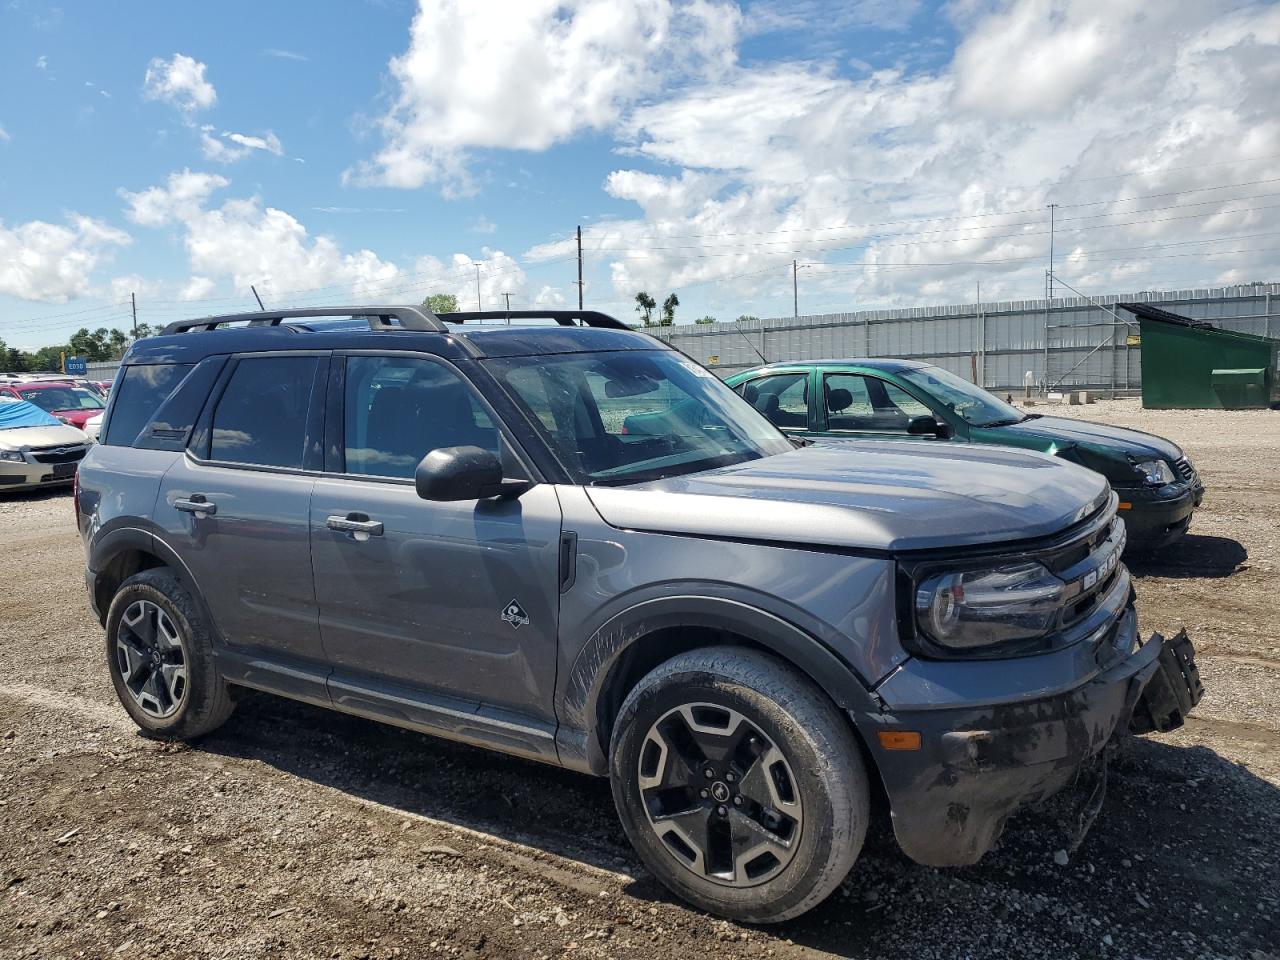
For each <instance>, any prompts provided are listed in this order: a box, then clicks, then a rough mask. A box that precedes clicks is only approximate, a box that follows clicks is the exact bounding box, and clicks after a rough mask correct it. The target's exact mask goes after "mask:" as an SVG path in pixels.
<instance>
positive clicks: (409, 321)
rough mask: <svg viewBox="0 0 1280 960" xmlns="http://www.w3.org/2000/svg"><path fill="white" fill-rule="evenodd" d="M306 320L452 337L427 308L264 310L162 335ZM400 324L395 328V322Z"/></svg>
mask: <svg viewBox="0 0 1280 960" xmlns="http://www.w3.org/2000/svg"><path fill="white" fill-rule="evenodd" d="M302 317H363V318H365V319H366V320H368V321H369V329H370V330H418V331H424V332H428V333H448V332H449V328H448V327H446V326H445V325H444V324H443V323H442V322H441V321H440V318H439V317H438V316H436V315H435V314H434V313H432V312H431V311H430V310H428V309H427V308H426V307H388V306H362V307H305V308H300V309H297V310H261V311H257V312H254V313H230V314H226V315H225V316H219V317H202V318H200V319H197V320H178V321H175V322H174V323H171V324H169V325H168V326H166V327H165V328H164V329H163V330H161V331H160V333H161V334H162V335H166V336H167V335H168V334H171V333H191V332H194V331H204V330H216V329H217V328H218V327H220V326H222V325H224V324H228V323H247V324H248V325H249V326H251V327H278V326H280V324H281V323H282V322H283V321H285V320H293V319H299V318H302ZM392 320H399V321H400V325H399V326H398V327H397V326H394V325H393V324H392V323H391V321H392Z"/></svg>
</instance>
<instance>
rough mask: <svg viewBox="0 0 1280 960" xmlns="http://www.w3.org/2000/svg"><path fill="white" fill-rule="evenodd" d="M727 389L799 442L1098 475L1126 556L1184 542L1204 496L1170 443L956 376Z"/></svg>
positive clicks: (897, 368) (793, 379) (904, 372)
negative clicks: (1122, 530) (895, 447)
mask: <svg viewBox="0 0 1280 960" xmlns="http://www.w3.org/2000/svg"><path fill="white" fill-rule="evenodd" d="M727 382H728V384H729V385H730V386H731V387H733V388H734V390H736V391H737V392H738V393H739V394H741V395H742V396H743V398H744V399H746V400H747V401H749V402H750V403H751V404H752V405H753V406H754V407H755V408H756V409H757V410H759V411H760V412H761V413H762V414H764V415H765V416H766V417H767V418H768V419H769V420H771V421H772V422H773V423H774V424H775V425H777V426H778V427H779V428H781V429H782V430H783V431H785V432H786V433H788V434H791V435H793V436H797V437H813V438H829V439H844V440H916V441H919V442H925V443H990V444H1000V445H1002V446H1007V447H1021V448H1023V449H1026V450H1038V451H1040V452H1042V453H1048V454H1052V455H1055V456H1059V457H1062V458H1063V459H1065V460H1071V461H1073V462H1075V463H1079V464H1081V465H1083V466H1086V467H1088V468H1090V469H1091V470H1096V471H1097V472H1098V473H1100V474H1102V475H1103V476H1104V477H1106V478H1107V480H1108V481H1109V482H1110V483H1111V486H1112V489H1114V490H1115V492H1116V493H1117V494H1118V495H1119V497H1120V510H1121V516H1123V517H1124V518H1125V526H1126V529H1127V531H1128V534H1129V549H1130V550H1133V551H1138V552H1142V551H1151V550H1158V549H1160V548H1161V547H1166V546H1168V545H1170V544H1172V543H1174V542H1175V541H1177V540H1179V539H1180V538H1181V537H1182V536H1183V535H1184V534H1185V533H1186V532H1187V528H1188V527H1190V525H1191V516H1192V513H1193V512H1194V511H1195V509H1196V507H1198V506H1199V505H1200V501H1201V500H1202V499H1203V497H1204V487H1203V485H1202V484H1201V483H1200V478H1199V477H1198V476H1197V475H1196V471H1195V468H1194V467H1193V466H1192V465H1191V461H1190V460H1188V459H1187V458H1186V457H1185V456H1184V455H1183V453H1182V450H1181V449H1179V448H1178V446H1177V445H1176V444H1174V443H1171V442H1170V441H1168V440H1165V439H1163V438H1161V437H1156V436H1153V435H1151V434H1149V433H1142V432H1140V431H1138V430H1126V429H1124V428H1121V427H1110V426H1106V425H1104V424H1100V423H1088V422H1085V421H1082V420H1071V419H1067V418H1065V417H1049V416H1043V415H1041V414H1038V413H1032V414H1028V413H1024V412H1023V411H1021V410H1019V409H1017V408H1016V407H1013V406H1011V405H1010V404H1008V403H1006V402H1005V401H1003V400H1001V399H1000V398H999V397H997V396H995V395H993V394H991V393H988V392H987V391H986V390H983V389H982V388H981V387H977V386H975V385H974V384H972V383H970V382H969V381H967V380H965V379H963V378H962V377H958V376H956V375H955V374H953V373H950V372H948V371H946V370H943V369H942V368H941V367H935V366H932V365H930V364H925V363H916V362H914V361H910V360H816V361H806V362H804V363H774V364H769V365H767V366H763V367H758V368H756V369H754V370H748V371H746V372H745V373H738V374H735V375H733V376H732V377H729V378H728V381H727Z"/></svg>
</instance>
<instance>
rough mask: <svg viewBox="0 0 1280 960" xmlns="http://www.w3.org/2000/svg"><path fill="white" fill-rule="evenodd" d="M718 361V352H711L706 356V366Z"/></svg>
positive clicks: (712, 365)
mask: <svg viewBox="0 0 1280 960" xmlns="http://www.w3.org/2000/svg"><path fill="white" fill-rule="evenodd" d="M719 362H720V354H718V353H713V354H712V355H711V356H709V357H707V366H708V367H714V366H715V365H716V364H717V363H719Z"/></svg>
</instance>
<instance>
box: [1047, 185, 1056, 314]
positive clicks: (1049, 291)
mask: <svg viewBox="0 0 1280 960" xmlns="http://www.w3.org/2000/svg"><path fill="white" fill-rule="evenodd" d="M1057 209H1058V205H1057V204H1056V203H1051V204H1049V273H1048V274H1047V279H1046V280H1045V288H1044V289H1045V297H1044V298H1045V299H1046V300H1052V299H1053V233H1054V226H1055V223H1054V221H1055V216H1054V214H1055V213H1056V212H1057Z"/></svg>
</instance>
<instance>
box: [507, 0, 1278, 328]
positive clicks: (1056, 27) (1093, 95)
mask: <svg viewBox="0 0 1280 960" xmlns="http://www.w3.org/2000/svg"><path fill="white" fill-rule="evenodd" d="M753 9H754V8H753ZM775 9H776V10H780V11H781V12H784V13H785V12H786V8H785V7H775ZM950 13H951V15H952V16H953V17H954V21H955V25H956V29H957V31H958V32H959V35H960V41H959V43H958V46H957V48H956V51H955V54H954V56H953V57H952V58H951V60H950V61H949V62H946V63H943V64H942V65H940V66H937V67H931V68H930V69H927V70H919V69H916V70H907V69H878V70H871V71H861V72H859V73H855V74H853V75H848V74H847V73H846V72H842V71H840V70H838V69H836V67H835V66H833V65H832V63H830V62H817V61H815V62H809V61H805V62H796V61H791V62H787V61H784V62H764V63H758V64H756V63H752V64H748V65H742V66H733V67H732V68H731V69H726V70H725V71H723V72H722V73H721V74H719V75H718V76H716V77H714V78H712V79H710V80H707V81H704V82H701V83H696V84H691V85H687V86H685V87H683V88H682V89H680V90H679V91H678V92H677V93H676V94H675V95H669V96H663V95H655V96H651V97H648V98H646V99H645V100H644V101H643V102H638V103H636V104H634V105H631V106H629V107H627V108H626V109H625V110H623V111H622V112H621V115H620V119H619V120H617V121H616V122H615V124H614V126H613V128H612V130H613V131H614V132H615V135H616V136H618V137H619V138H620V139H621V140H622V142H623V144H624V146H625V150H624V152H630V153H633V154H636V155H639V156H642V157H644V158H646V160H648V161H649V163H648V164H647V165H646V166H647V167H648V169H643V170H641V169H619V170H616V171H614V172H613V173H612V174H610V175H609V176H608V178H607V179H606V182H605V190H606V192H607V193H608V194H609V195H610V196H612V197H614V198H616V199H622V200H628V201H631V202H633V203H634V204H635V205H636V211H637V213H636V215H635V216H633V217H630V218H628V219H625V220H613V221H604V222H598V223H594V224H592V225H591V226H590V227H586V228H584V241H585V242H586V245H587V248H588V249H589V250H592V251H595V250H599V251H600V253H598V254H596V255H595V256H596V257H597V258H599V257H605V258H607V260H608V263H609V270H610V274H611V279H612V283H613V286H614V294H615V295H616V296H617V298H618V299H619V301H625V300H629V299H630V297H631V296H633V295H634V293H635V291H636V290H638V289H642V288H643V289H649V290H650V292H655V291H658V290H662V291H665V290H670V289H674V290H677V291H678V292H680V294H681V298H682V299H683V300H685V302H686V303H687V304H689V305H690V306H691V307H692V308H693V309H695V310H701V309H702V307H701V306H698V307H693V303H695V302H697V301H698V298H704V297H705V298H707V300H708V301H710V300H712V299H713V298H715V297H722V298H723V299H724V300H725V302H726V304H727V306H726V307H725V308H723V309H721V310H720V311H719V312H721V313H722V314H724V313H726V312H727V313H728V314H729V315H736V313H738V312H760V311H758V310H755V309H751V310H747V309H746V307H747V306H749V305H751V304H752V303H753V302H763V303H772V305H773V306H772V309H774V310H777V309H778V307H780V306H781V303H782V302H783V301H784V296H785V302H786V305H787V307H788V308H789V306H790V303H789V301H790V293H791V290H790V286H791V261H792V260H793V259H799V260H800V261H802V262H804V261H808V262H810V263H813V264H815V265H814V266H812V267H810V268H809V269H808V270H807V271H805V272H803V273H802V274H801V277H800V285H801V299H802V301H803V300H804V299H805V296H806V290H807V291H808V294H809V300H810V303H811V304H821V305H822V307H823V308H824V309H849V308H852V307H855V306H856V307H861V306H868V305H890V304H900V303H909V304H918V303H921V302H939V301H945V300H952V301H957V300H959V301H963V300H967V299H971V298H972V296H973V290H974V283H975V281H978V280H980V281H981V282H982V289H983V295H984V297H991V298H996V297H1001V296H1007V297H1015V298H1021V297H1034V296H1036V295H1037V294H1038V293H1039V292H1040V291H1041V290H1042V289H1043V270H1044V267H1045V263H1046V260H1047V248H1048V236H1047V233H1048V223H1047V220H1048V217H1047V212H1046V211H1045V206H1046V205H1047V204H1048V203H1050V202H1054V203H1058V204H1060V205H1062V207H1061V209H1060V210H1059V214H1058V217H1059V219H1058V224H1057V249H1058V251H1059V258H1058V270H1059V272H1060V273H1061V274H1062V275H1063V277H1066V278H1068V279H1070V281H1071V282H1072V283H1073V285H1077V286H1082V288H1090V289H1093V290H1095V291H1096V290H1100V289H1110V288H1112V287H1114V286H1116V285H1117V284H1118V285H1120V286H1135V285H1137V286H1142V285H1160V283H1161V282H1162V283H1163V284H1164V285H1166V286H1175V287H1176V286H1185V285H1187V284H1188V283H1200V284H1204V283H1209V282H1212V281H1214V280H1217V281H1219V282H1229V281H1233V280H1234V279H1237V278H1239V279H1250V280H1251V279H1260V278H1264V277H1265V275H1266V274H1267V273H1271V274H1272V275H1274V272H1275V268H1276V264H1277V260H1278V258H1277V257H1276V256H1275V254H1274V253H1273V252H1271V250H1269V249H1267V248H1268V247H1275V246H1280V244H1275V243H1274V242H1273V241H1270V240H1257V241H1249V240H1248V239H1247V237H1246V238H1245V239H1239V240H1235V239H1231V238H1233V237H1242V236H1244V235H1248V234H1253V233H1264V232H1268V231H1280V203H1277V202H1275V201H1274V200H1267V199H1264V198H1262V197H1260V196H1257V195H1260V194H1261V195H1265V194H1267V193H1269V192H1271V193H1273V192H1274V191H1271V190H1270V188H1269V187H1267V186H1265V185H1257V186H1253V187H1240V188H1237V189H1234V190H1230V189H1219V190H1205V189H1203V188H1206V187H1213V186H1217V185H1222V184H1233V183H1239V184H1247V183H1250V182H1252V181H1259V180H1268V179H1271V178H1280V156H1278V155H1280V108H1278V107H1277V102H1276V100H1275V96H1274V90H1275V89H1276V88H1277V84H1280V56H1277V54H1280V6H1275V5H1269V6H1263V5H1246V6H1243V7H1239V6H1238V5H1237V4H1235V3H1234V2H1232V0H1167V2H1165V3H1161V4H1154V5H1153V4H1150V3H1146V2H1142V0H1009V2H1005V3H1000V4H992V3H988V2H985V0H974V2H972V3H967V4H966V3H963V2H958V3H955V4H953V5H952V7H951V8H950ZM758 26H759V23H758V22H756V23H753V22H752V14H751V11H750V10H749V11H748V15H747V23H746V25H745V27H744V30H745V31H747V32H750V31H752V30H753V29H754V28H756V27H758ZM654 163H656V164H659V165H660V166H659V167H658V170H659V171H660V172H654V171H653V164H654ZM663 167H665V168H667V169H666V170H663V169H662V168H663ZM1188 190H1199V191H1201V192H1198V193H1182V191H1188ZM1153 194H1170V196H1166V197H1163V198H1153V199H1152V200H1149V201H1144V202H1129V203H1124V202H1121V201H1122V200H1123V198H1126V197H1142V196H1149V195H1153ZM1097 201H1102V202H1101V203H1099V202H1097ZM1073 204H1075V205H1076V206H1072V205H1073ZM1081 204H1083V205H1081ZM1174 205H1179V206H1181V207H1182V209H1176V210H1163V211H1162V210H1159V208H1162V207H1172V206H1174ZM1268 207H1270V208H1271V209H1268ZM1001 211H1013V212H1006V213H1001V214H1000V215H998V216H995V215H993V213H998V212H1001ZM939 218H944V219H939ZM1140 220H1145V221H1148V222H1145V223H1139V222H1132V221H1140ZM1215 238H1227V240H1228V242H1224V243H1218V244H1209V243H1206V244H1196V243H1188V241H1203V240H1208V239H1215ZM1179 243H1181V244H1186V245H1185V246H1182V247H1173V246H1169V245H1171V244H1179ZM572 248H573V244H572V241H557V242H553V243H548V244H542V245H539V246H537V247H535V248H534V249H533V250H531V251H529V253H528V256H529V257H531V258H533V259H535V260H550V259H554V258H558V257H562V256H565V255H567V254H568V253H570V252H572ZM1224 250H1225V251H1238V252H1237V253H1233V254H1232V255H1231V256H1230V257H1222V256H1218V255H1217V254H1219V253H1221V252H1222V251H1224ZM1068 255H1069V257H1070V259H1069V260H1068V259H1067V257H1068ZM975 262H982V263H985V264H986V265H985V266H977V265H975ZM850 264H852V265H850ZM1157 281H1159V282H1157ZM686 288H692V289H691V290H690V292H691V293H693V292H694V291H697V292H696V294H695V296H688V295H686V293H685V289H686ZM708 305H710V304H708ZM803 307H804V304H803V302H802V309H803ZM739 308H741V309H739ZM788 312H789V311H788Z"/></svg>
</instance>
